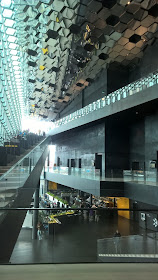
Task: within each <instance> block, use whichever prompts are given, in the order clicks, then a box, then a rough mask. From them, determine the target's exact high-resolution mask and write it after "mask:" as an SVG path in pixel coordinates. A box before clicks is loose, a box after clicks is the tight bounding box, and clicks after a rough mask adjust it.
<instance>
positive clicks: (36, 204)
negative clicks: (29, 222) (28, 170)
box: [32, 182, 40, 239]
mask: <svg viewBox="0 0 158 280" xmlns="http://www.w3.org/2000/svg"><path fill="white" fill-rule="evenodd" d="M39 184H40V182H39ZM39 186H40V185H39ZM39 186H38V187H37V189H36V190H35V193H34V208H39ZM37 223H38V210H34V211H33V229H32V239H37Z"/></svg>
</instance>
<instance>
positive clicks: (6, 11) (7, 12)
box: [3, 9, 13, 18]
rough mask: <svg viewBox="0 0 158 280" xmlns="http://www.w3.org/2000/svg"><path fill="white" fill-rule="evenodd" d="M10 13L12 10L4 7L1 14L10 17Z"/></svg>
mask: <svg viewBox="0 0 158 280" xmlns="http://www.w3.org/2000/svg"><path fill="white" fill-rule="evenodd" d="M12 14H13V11H12V10H9V9H4V11H3V16H4V17H5V18H11V16H12Z"/></svg>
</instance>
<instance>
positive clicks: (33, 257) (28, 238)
mask: <svg viewBox="0 0 158 280" xmlns="http://www.w3.org/2000/svg"><path fill="white" fill-rule="evenodd" d="M69 219H70V218H69ZM117 229H118V230H119V232H120V233H121V236H122V237H123V236H125V237H127V236H133V235H145V234H146V231H145V230H144V229H142V228H140V227H139V225H138V223H136V222H134V221H132V220H128V219H125V218H123V217H121V216H117V215H108V214H106V215H104V216H103V217H102V218H100V220H99V221H97V222H96V221H95V219H93V217H92V218H91V217H90V216H89V217H87V216H86V215H84V214H83V215H81V216H76V218H75V219H73V222H72V223H71V221H70V222H69V223H68V224H65V225H64V226H62V227H61V230H60V225H59V229H58V231H56V230H54V234H48V232H47V231H43V232H42V238H40V239H41V240H39V239H36V240H32V229H27V228H22V229H21V232H20V234H19V237H18V240H17V242H16V245H15V247H14V250H13V253H12V256H11V258H10V262H11V264H21V263H23V264H25V263H83V262H98V261H99V260H98V253H97V247H98V246H97V241H98V239H106V240H107V241H108V239H109V240H111V239H112V238H113V236H114V233H115V232H116V230H117Z"/></svg>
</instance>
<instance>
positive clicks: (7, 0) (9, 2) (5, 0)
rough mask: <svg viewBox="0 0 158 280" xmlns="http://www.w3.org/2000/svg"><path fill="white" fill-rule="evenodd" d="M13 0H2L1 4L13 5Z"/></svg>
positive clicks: (5, 5) (4, 5)
mask: <svg viewBox="0 0 158 280" xmlns="http://www.w3.org/2000/svg"><path fill="white" fill-rule="evenodd" d="M11 2H12V1H11V0H1V6H2V7H7V8H8V7H10V5H11Z"/></svg>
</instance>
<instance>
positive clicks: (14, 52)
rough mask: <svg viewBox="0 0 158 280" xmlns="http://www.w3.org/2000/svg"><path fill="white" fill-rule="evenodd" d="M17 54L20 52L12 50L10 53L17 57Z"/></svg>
mask: <svg viewBox="0 0 158 280" xmlns="http://www.w3.org/2000/svg"><path fill="white" fill-rule="evenodd" d="M17 52H18V51H16V50H11V51H10V54H13V55H16V54H17Z"/></svg>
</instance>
